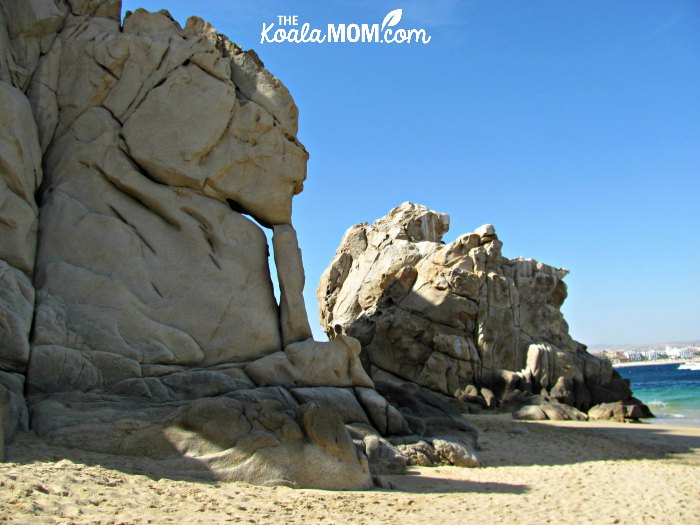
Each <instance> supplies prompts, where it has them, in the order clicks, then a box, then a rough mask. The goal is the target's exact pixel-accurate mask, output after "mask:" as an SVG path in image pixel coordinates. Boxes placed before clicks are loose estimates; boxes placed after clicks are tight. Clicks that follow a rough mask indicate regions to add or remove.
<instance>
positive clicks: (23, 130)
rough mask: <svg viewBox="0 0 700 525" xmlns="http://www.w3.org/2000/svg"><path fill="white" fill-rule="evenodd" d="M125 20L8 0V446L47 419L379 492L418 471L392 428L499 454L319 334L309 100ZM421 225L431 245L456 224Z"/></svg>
mask: <svg viewBox="0 0 700 525" xmlns="http://www.w3.org/2000/svg"><path fill="white" fill-rule="evenodd" d="M120 13H121V2H119V0H7V1H3V2H2V3H1V4H0V241H1V242H0V285H1V286H0V456H2V454H3V451H4V449H5V445H6V444H7V443H9V441H10V440H11V439H12V436H13V434H15V433H16V432H17V430H18V429H19V430H27V429H28V428H30V427H31V429H32V430H33V431H34V432H36V433H37V434H38V435H39V436H40V437H41V438H42V439H44V440H46V441H47V442H49V443H52V444H54V445H58V446H65V447H77V448H80V449H84V450H90V451H95V452H100V453H108V454H119V455H131V456H136V457H139V458H140V459H139V461H140V462H143V463H144V465H147V464H155V468H156V470H157V471H158V472H163V471H165V472H167V473H168V475H172V476H188V477H189V476H198V477H204V478H208V479H212V478H213V479H225V480H242V481H247V482H250V483H260V484H280V483H281V484H288V485H292V486H304V487H318V488H327V489H364V488H368V487H369V486H371V483H372V474H381V473H386V472H398V471H402V469H403V467H404V465H405V459H404V457H403V456H401V454H400V453H399V451H398V449H396V448H394V446H393V445H392V444H391V443H390V442H389V441H388V440H384V439H382V438H379V437H378V436H379V435H380V434H382V435H385V436H387V437H392V438H399V439H401V442H402V443H403V444H404V445H406V446H411V445H412V444H415V442H417V441H422V439H423V435H422V434H426V435H431V436H438V435H442V434H445V433H449V432H450V431H453V430H454V431H455V432H456V433H457V434H458V436H457V438H456V439H458V442H460V443H467V445H465V447H467V448H468V445H469V443H470V442H473V443H475V435H474V432H473V429H472V428H471V427H469V426H468V425H467V423H466V422H465V421H464V420H462V419H461V418H460V417H459V414H457V413H449V414H447V413H445V412H444V409H445V407H446V406H447V405H446V404H445V401H444V400H437V398H436V397H435V396H434V395H433V394H431V393H429V392H428V391H426V392H421V393H420V395H418V396H417V399H415V400H409V399H406V397H405V395H404V396H403V397H402V395H401V394H400V393H397V392H395V391H394V390H396V385H393V386H388V387H386V388H385V389H384V390H385V391H386V392H387V393H388V394H390V395H393V396H394V397H395V398H396V399H397V400H398V407H397V406H393V405H392V404H391V402H390V401H389V400H388V399H387V398H386V397H385V396H383V395H382V393H381V392H378V391H376V390H375V388H374V384H373V381H372V380H371V379H370V377H369V376H368V374H367V372H366V371H365V369H364V368H363V366H362V363H361V362H360V350H361V347H360V344H359V342H358V341H357V340H355V339H353V338H352V337H349V336H345V335H342V334H338V335H337V337H335V336H334V337H333V338H332V339H331V341H329V342H324V343H321V342H316V341H313V340H312V339H311V329H310V325H309V322H308V319H307V315H306V308H305V305H304V300H303V287H304V269H303V264H302V258H301V251H300V249H299V245H298V241H297V236H296V232H295V230H294V228H293V226H292V225H291V215H292V198H293V196H294V195H296V194H297V193H299V192H300V191H301V190H302V188H303V182H304V179H305V177H306V161H307V159H308V154H307V152H306V150H305V149H304V146H303V145H302V144H301V143H300V142H299V141H298V139H297V137H296V133H297V129H298V125H297V117H298V111H297V107H296V105H295V104H294V101H293V100H292V98H291V96H290V94H289V92H288V91H287V89H286V88H285V87H284V86H283V85H282V83H281V82H280V81H279V80H278V79H277V78H275V77H274V76H273V75H272V74H271V73H269V72H268V71H267V70H266V69H265V68H264V66H263V64H262V62H261V61H260V59H259V58H258V56H257V55H256V54H255V53H254V52H252V51H248V52H244V51H243V50H242V49H241V48H240V47H238V46H237V45H236V44H234V43H233V42H231V41H230V40H228V39H227V38H226V37H225V36H223V35H221V34H219V33H217V32H216V30H215V29H214V28H213V27H212V26H211V25H209V24H208V23H206V22H204V21H203V20H201V19H199V18H196V17H193V18H191V19H189V20H188V21H187V24H186V26H185V27H184V28H182V27H180V26H179V24H178V23H177V22H176V21H175V20H173V18H172V17H171V16H170V14H169V13H168V12H167V11H160V12H158V13H149V12H147V11H144V10H142V9H139V10H137V11H136V12H135V13H130V14H127V16H126V18H125V19H124V21H123V23H122V21H121V20H120ZM406 215H407V217H408V216H410V217H409V219H410V220H409V224H408V226H407V228H406V231H405V232H404V233H402V232H397V235H398V236H400V237H401V238H402V239H405V241H406V243H407V244H406V246H407V247H408V248H407V249H409V251H411V253H412V254H413V255H414V256H416V257H418V256H419V255H420V254H419V253H418V252H415V250H413V249H412V248H411V245H410V243H411V242H413V241H416V240H421V241H436V240H437V239H439V237H440V235H441V234H442V233H443V232H444V231H446V229H447V217H446V216H436V215H435V214H433V213H423V214H422V215H421V214H418V215H416V216H415V217H413V215H414V214H413V212H408V213H407V214H406ZM392 220H393V221H394V222H396V220H398V218H395V219H392ZM263 228H269V229H271V230H272V246H269V245H268V243H267V239H266V235H265V233H264V231H263ZM38 232H40V235H39V234H38ZM361 241H362V240H361V239H358V249H364V248H361ZM271 251H272V252H274V263H275V267H276V270H277V279H278V282H279V285H280V301H279V304H278V302H277V301H276V300H275V297H274V294H273V285H272V276H271V275H270V261H269V257H270V252H271ZM414 252H415V253H414ZM416 260H417V259H416ZM410 278H411V274H410V272H409V273H406V275H405V280H410ZM365 292H366V293H365V296H366V297H365V299H364V300H365V301H371V300H372V299H373V298H374V296H375V295H376V294H381V288H377V287H372V288H368V289H367V290H366V291H365ZM438 339H439V341H438V340H436V341H438V342H437V343H436V344H439V345H442V346H443V347H445V348H448V347H449V348H451V349H452V350H450V351H451V352H452V353H453V354H455V355H457V357H458V358H459V357H460V356H462V355H463V354H464V353H465V352H467V353H469V352H475V350H474V349H472V348H470V347H469V346H468V344H467V343H464V342H462V341H453V340H452V339H450V336H445V337H442V338H441V339H440V338H438ZM464 344H467V346H464ZM460 345H462V346H460ZM448 353H449V351H448ZM437 368H439V363H438V364H437V365H436V370H437ZM434 381H436V382H439V379H438V378H437V377H435V378H434ZM445 388H447V387H445ZM392 389H393V390H392ZM399 389H400V387H399ZM25 394H26V395H27V398H26V399H25ZM443 405H444V406H443ZM418 430H420V431H421V432H422V434H418V433H417V431H418ZM351 433H352V437H351ZM353 437H357V438H358V439H357V440H358V441H360V443H361V445H360V446H357V444H356V443H355V442H354V441H353ZM364 438H367V441H366V443H365V441H361V439H364ZM441 439H442V438H441ZM460 440H461V441H460ZM430 442H431V443H432V441H430ZM431 446H432V445H431ZM443 448H444V447H443ZM448 448H450V447H448ZM467 448H464V447H462V448H461V449H460V448H459V447H458V446H457V448H455V447H451V448H450V450H453V452H452V453H445V454H442V456H441V457H442V458H443V459H442V460H441V461H443V462H448V463H449V462H452V463H457V464H464V458H465V457H466V456H465V453H464V450H467ZM437 449H440V446H438V445H436V450H437ZM440 450H442V449H440ZM460 450H461V452H459V451H460ZM436 453H437V452H436ZM368 457H369V463H368ZM369 464H371V465H373V467H372V472H370V468H369Z"/></svg>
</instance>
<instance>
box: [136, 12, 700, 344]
mask: <svg viewBox="0 0 700 525" xmlns="http://www.w3.org/2000/svg"><path fill="white" fill-rule="evenodd" d="M137 7H144V8H146V9H149V10H158V9H161V8H167V9H168V10H169V11H170V12H171V13H172V14H173V16H174V17H175V18H176V19H177V20H178V21H180V23H181V24H183V25H184V22H185V20H186V19H187V17H188V16H190V15H192V14H196V15H198V16H200V17H202V18H204V19H206V20H208V21H209V22H211V23H212V24H213V25H214V27H216V28H217V29H218V30H219V31H220V32H222V33H224V34H226V35H228V36H229V37H230V38H231V39H232V40H234V41H235V42H237V43H238V44H239V45H241V46H242V47H243V48H244V49H249V48H253V49H255V50H256V51H257V53H258V54H259V56H260V57H261V59H262V60H263V62H264V63H265V65H266V67H267V68H268V69H269V70H270V71H271V72H272V73H273V74H275V75H276V76H278V77H279V78H280V79H281V80H282V82H283V83H284V84H285V85H286V86H287V87H288V88H289V90H290V91H291V93H292V95H293V96H294V99H295V100H296V102H297V105H298V106H299V110H300V121H299V123H300V130H299V139H300V140H301V141H302V142H303V143H304V144H305V146H306V147H307V149H308V150H309V152H310V155H311V158H310V160H309V166H308V168H309V169H308V179H307V182H306V185H305V190H304V192H303V193H302V194H301V195H299V196H298V197H296V199H295V203H294V225H295V227H296V229H297V231H298V234H299V240H300V245H301V248H302V251H303V256H304V263H305V266H306V277H307V283H306V292H305V296H306V302H307V308H308V310H309V315H310V317H311V321H312V325H313V326H314V330H315V333H316V334H317V336H318V337H321V334H322V332H321V330H320V327H318V322H317V316H316V304H317V302H316V297H315V289H316V285H317V283H318V279H319V278H320V275H321V273H322V272H323V270H324V269H325V268H326V266H327V265H328V263H329V262H330V260H331V259H332V257H333V254H334V253H335V249H336V247H337V246H338V243H339V241H340V239H341V237H342V235H343V233H344V231H345V230H346V229H347V228H348V227H349V226H351V225H352V224H355V223H358V222H363V221H368V222H371V221H373V220H375V219H377V218H379V217H380V216H382V215H384V214H386V212H388V211H389V210H390V209H391V208H392V207H394V206H397V205H398V204H400V203H402V202H404V201H407V200H410V201H413V202H418V203H421V204H424V205H426V206H428V207H430V208H432V209H435V210H438V211H441V212H444V213H447V214H449V215H450V217H451V228H450V232H448V233H447V234H446V236H445V239H446V240H447V241H450V240H452V239H454V238H455V237H456V236H458V235H459V234H461V233H465V232H468V231H472V230H473V229H474V228H476V227H478V226H479V225H481V224H484V223H492V224H494V225H495V227H496V231H497V232H498V234H499V237H500V238H501V240H503V242H504V255H506V256H508V257H515V256H518V255H522V256H524V257H531V258H535V259H538V260H540V261H542V262H545V263H548V264H551V265H554V266H561V267H565V268H568V269H570V270H571V274H570V275H569V277H567V279H566V281H567V283H568V285H569V298H568V299H567V302H566V303H565V305H564V313H565V316H566V318H567V320H568V322H569V325H570V327H571V333H572V335H573V336H574V337H575V338H576V339H578V340H580V341H581V342H583V343H586V344H596V343H609V344H622V343H643V342H663V341H675V340H687V339H700V277H699V274H698V271H699V270H698V269H700V209H699V201H700V2H697V1H694V0H684V1H683V0H654V1H652V0H629V1H621V0H607V1H599V0H586V1H566V2H565V1H559V0H529V1H525V0H519V1H515V0H473V1H470V0H464V1H458V0H432V1H430V2H419V1H417V0H405V1H401V0H396V1H391V2H386V1H383V0H379V1H369V0H366V1H355V2H353V1H349V0H329V1H325V2H314V1H275V0H258V1H255V2H253V1H247V2H237V1H234V0H226V1H219V2H206V3H204V2H194V1H185V0H182V1H180V0H175V1H167V0H139V1H133V0H125V1H124V9H125V10H126V9H131V10H133V9H135V8H137ZM398 8H401V9H402V10H403V18H402V20H401V22H400V23H399V25H398V26H396V27H397V28H398V27H403V28H425V29H426V31H427V33H428V34H430V35H431V37H432V40H431V42H430V43H428V44H426V45H422V44H420V45H415V44H414V45H403V46H397V45H383V44H378V43H369V44H368V43H365V44H349V43H344V44H342V43H335V44H328V43H326V44H320V45H319V44H289V43H284V44H279V43H276V44H270V43H264V44H260V32H261V29H262V24H263V22H265V23H268V24H269V23H270V22H276V17H277V16H278V15H297V16H298V17H299V22H300V24H301V23H304V22H309V23H310V24H311V26H312V27H325V26H326V25H327V24H329V23H335V24H338V23H346V24H350V23H370V24H371V23H381V22H382V20H383V18H384V16H385V15H386V14H387V13H388V12H389V11H392V10H394V9H398Z"/></svg>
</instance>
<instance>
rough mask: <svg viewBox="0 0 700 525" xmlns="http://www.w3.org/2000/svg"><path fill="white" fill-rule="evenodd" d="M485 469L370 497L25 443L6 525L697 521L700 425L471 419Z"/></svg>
mask: <svg viewBox="0 0 700 525" xmlns="http://www.w3.org/2000/svg"><path fill="white" fill-rule="evenodd" d="M470 419H471V421H472V422H473V423H474V424H475V425H476V426H477V427H478V428H479V429H480V430H481V439H480V443H481V446H482V452H481V454H482V457H483V459H484V462H485V463H486V465H487V466H486V467H485V468H480V469H461V468H456V467H439V468H413V469H411V470H410V472H409V473H408V474H407V475H404V476H391V477H387V478H386V480H387V481H389V482H390V483H391V485H392V487H393V488H384V489H375V490H371V491H365V492H343V491H341V492H331V491H320V490H295V489H291V488H287V487H256V486H251V485H247V484H243V483H213V482H210V483H207V482H198V481H192V480H174V479H167V478H159V477H158V476H157V474H156V473H153V472H150V473H149V472H146V471H145V469H144V467H143V465H142V464H140V463H139V461H138V460H137V459H136V458H115V457H110V456H104V455H99V454H89V453H84V452H76V451H68V450H65V449H58V448H54V447H49V446H46V445H44V444H42V443H41V442H38V441H37V440H36V439H34V438H32V437H31V436H21V437H20V439H18V440H16V442H15V443H14V444H13V445H11V446H10V447H8V462H7V463H4V464H0V521H2V522H7V523H27V524H29V523H31V524H36V523H95V524H98V523H99V524H108V523H114V524H117V523H121V524H130V523H139V524H141V523H261V524H263V523H269V524H272V523H292V524H302V523H319V524H341V523H357V524H362V523H367V524H370V523H371V524H374V523H376V524H379V523H436V524H437V523H439V524H441V525H444V524H453V523H454V524H457V523H481V522H486V521H488V522H493V523H518V524H536V523H611V524H612V523H629V524H640V523H669V524H671V523H673V524H696V523H698V522H700V428H696V427H672V426H660V425H654V424H637V425H634V424H618V423H573V422H559V423H554V422H547V423H542V422H515V421H512V420H511V419H510V416H508V415H500V416H490V415H489V416H470Z"/></svg>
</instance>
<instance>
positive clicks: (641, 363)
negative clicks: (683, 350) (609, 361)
mask: <svg viewBox="0 0 700 525" xmlns="http://www.w3.org/2000/svg"><path fill="white" fill-rule="evenodd" d="M683 363H700V359H659V360H658V361H634V362H632V363H613V368H629V367H633V366H651V365H682V364H683Z"/></svg>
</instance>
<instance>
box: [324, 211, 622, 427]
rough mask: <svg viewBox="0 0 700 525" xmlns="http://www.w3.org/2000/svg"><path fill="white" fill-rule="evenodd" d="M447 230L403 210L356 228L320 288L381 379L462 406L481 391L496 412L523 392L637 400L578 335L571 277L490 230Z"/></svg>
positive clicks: (331, 327) (333, 328) (587, 400)
mask: <svg viewBox="0 0 700 525" xmlns="http://www.w3.org/2000/svg"><path fill="white" fill-rule="evenodd" d="M448 225H449V218H448V217H447V216H446V215H444V214H441V213H438V212H434V211H431V210H428V209H427V208H425V207H424V206H420V205H416V204H412V203H404V204H402V205H401V206H398V207H397V208H394V209H393V210H391V211H390V212H389V213H388V214H387V215H386V216H385V217H382V218H380V219H378V220H376V221H375V222H374V223H372V224H371V225H367V224H358V225H355V226H353V227H351V228H350V229H349V230H348V231H347V232H346V234H345V236H344V237H343V240H342V241H341V244H340V246H339V247H338V250H337V251H336V254H335V257H334V258H333V260H332V262H331V264H330V266H329V268H328V269H327V270H326V272H325V273H324V274H323V276H322V277H321V281H320V283H319V286H318V289H317V295H318V299H319V313H320V318H321V322H322V324H323V327H324V330H325V331H326V333H328V334H329V336H330V337H333V336H334V335H336V334H348V335H351V336H353V337H356V338H357V339H358V340H359V341H360V342H361V344H362V348H363V353H364V355H365V359H366V361H367V362H369V364H370V367H371V370H372V371H373V372H372V375H373V378H374V376H375V372H374V371H375V370H379V371H382V372H389V373H391V374H393V375H394V376H398V377H400V378H402V379H404V380H408V381H413V382H416V383H418V384H419V385H423V386H425V387H427V388H430V389H432V390H434V391H437V392H440V393H443V394H448V395H451V396H456V397H458V398H459V397H464V395H465V394H464V392H465V388H466V387H468V386H469V385H475V386H476V387H478V388H480V389H482V390H481V391H482V393H483V392H491V393H492V394H493V395H487V396H485V397H487V398H488V404H489V405H491V406H496V405H497V404H498V403H497V400H498V399H500V398H502V397H503V396H504V395H506V394H507V393H508V392H509V391H512V390H518V391H521V392H528V393H530V394H540V393H543V394H549V392H550V390H551V391H552V392H553V397H554V398H555V399H558V400H560V401H563V402H566V403H570V404H572V405H575V406H576V407H578V408H580V409H583V410H586V409H588V408H589V407H590V406H591V404H595V403H600V402H603V401H609V400H614V399H628V398H629V397H630V395H631V393H630V392H629V389H628V388H627V387H626V386H625V384H624V382H623V381H622V380H621V378H619V377H617V376H615V375H614V374H613V372H612V370H611V369H610V367H609V365H606V364H605V363H603V362H602V361H601V360H599V359H597V358H596V357H594V356H592V355H590V354H588V353H587V352H586V351H585V347H584V346H583V345H581V344H580V343H577V342H576V341H574V340H573V339H572V338H571V336H570V335H569V331H568V325H567V323H566V321H565V320H564V317H563V315H562V313H561V311H560V307H561V305H562V303H563V301H564V299H565V298H566V294H567V290H566V285H565V284H564V282H563V279H564V277H565V276H566V275H567V273H568V271H567V270H565V269H562V268H554V267H552V266H548V265H546V264H543V263H540V262H537V261H534V260H531V259H520V258H519V259H513V260H509V259H506V258H504V257H503V256H502V253H501V248H502V243H501V241H500V240H499V239H498V236H497V234H496V230H495V228H494V227H493V225H491V224H485V225H483V226H480V227H479V228H477V229H476V231H475V232H473V233H469V234H464V235H461V236H459V237H458V238H457V239H456V240H454V241H452V242H448V243H443V242H442V235H443V234H444V233H445V232H446V231H447V228H448ZM533 411H534V409H533ZM532 415H533V416H535V415H536V416H538V417H540V416H543V417H546V415H545V414H544V413H542V414H532ZM567 417H568V416H567Z"/></svg>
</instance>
